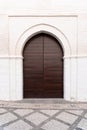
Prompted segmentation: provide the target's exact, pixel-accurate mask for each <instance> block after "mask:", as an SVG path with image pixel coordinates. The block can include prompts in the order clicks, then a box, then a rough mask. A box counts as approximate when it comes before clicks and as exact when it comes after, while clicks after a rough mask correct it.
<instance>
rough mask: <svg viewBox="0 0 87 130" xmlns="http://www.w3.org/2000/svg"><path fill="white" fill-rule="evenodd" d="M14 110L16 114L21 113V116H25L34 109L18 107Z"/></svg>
mask: <svg viewBox="0 0 87 130" xmlns="http://www.w3.org/2000/svg"><path fill="white" fill-rule="evenodd" d="M14 112H15V113H16V114H18V115H20V116H25V115H27V114H30V113H31V112H33V110H31V109H17V110H15V111H14Z"/></svg>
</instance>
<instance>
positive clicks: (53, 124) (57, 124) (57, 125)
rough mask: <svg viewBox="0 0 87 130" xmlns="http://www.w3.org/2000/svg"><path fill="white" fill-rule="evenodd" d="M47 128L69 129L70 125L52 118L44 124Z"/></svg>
mask: <svg viewBox="0 0 87 130" xmlns="http://www.w3.org/2000/svg"><path fill="white" fill-rule="evenodd" d="M42 128H43V129H45V130H67V129H68V128H69V126H68V125H65V124H63V123H61V122H59V121H56V120H51V121H49V122H48V123H47V124H45V125H44V126H42Z"/></svg>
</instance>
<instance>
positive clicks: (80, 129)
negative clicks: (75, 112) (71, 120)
mask: <svg viewBox="0 0 87 130" xmlns="http://www.w3.org/2000/svg"><path fill="white" fill-rule="evenodd" d="M74 130H83V129H82V128H75V129H74Z"/></svg>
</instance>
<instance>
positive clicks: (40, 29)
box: [15, 24, 71, 100]
mask: <svg viewBox="0 0 87 130" xmlns="http://www.w3.org/2000/svg"><path fill="white" fill-rule="evenodd" d="M38 33H47V34H49V35H51V36H53V37H54V38H56V39H57V40H58V41H59V43H60V45H61V46H62V48H63V52H64V57H63V58H64V68H63V70H64V72H63V73H64V74H63V77H64V78H63V79H64V81H63V83H64V84H63V88H64V90H63V91H64V95H63V97H64V99H66V100H71V97H70V89H71V88H70V86H71V60H70V56H71V48H70V44H69V41H68V38H67V37H66V35H65V34H64V33H63V32H61V31H60V30H59V29H57V28H56V27H54V26H51V25H47V24H39V25H35V26H32V27H31V28H29V29H28V30H26V31H25V32H24V33H23V34H22V35H21V36H20V38H19V40H18V41H17V44H16V50H15V53H16V57H17V60H16V68H20V69H19V70H18V69H16V75H17V76H16V81H17V80H18V79H19V83H18V82H16V88H17V89H16V92H17V98H18V99H19V100H21V99H23V54H22V53H23V48H24V46H25V44H26V42H27V41H28V40H29V39H30V38H31V37H33V36H34V35H37V34H38ZM19 71H20V73H19ZM19 92H20V94H19Z"/></svg>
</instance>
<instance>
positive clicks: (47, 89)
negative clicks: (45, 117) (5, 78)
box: [24, 34, 63, 98]
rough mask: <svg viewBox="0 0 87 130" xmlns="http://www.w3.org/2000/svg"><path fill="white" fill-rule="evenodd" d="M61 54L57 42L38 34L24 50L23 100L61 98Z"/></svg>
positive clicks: (47, 36) (45, 35)
mask: <svg viewBox="0 0 87 130" xmlns="http://www.w3.org/2000/svg"><path fill="white" fill-rule="evenodd" d="M62 57H63V52H62V48H61V46H60V45H59V43H58V41H57V40H56V39H55V38H53V37H51V36H49V35H47V34H39V35H36V36H34V37H33V38H31V39H30V40H29V41H28V42H27V43H26V46H25V48H24V98H61V97H63V60H62Z"/></svg>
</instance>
